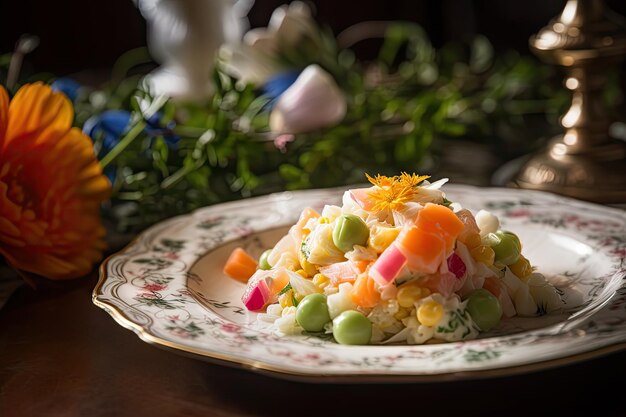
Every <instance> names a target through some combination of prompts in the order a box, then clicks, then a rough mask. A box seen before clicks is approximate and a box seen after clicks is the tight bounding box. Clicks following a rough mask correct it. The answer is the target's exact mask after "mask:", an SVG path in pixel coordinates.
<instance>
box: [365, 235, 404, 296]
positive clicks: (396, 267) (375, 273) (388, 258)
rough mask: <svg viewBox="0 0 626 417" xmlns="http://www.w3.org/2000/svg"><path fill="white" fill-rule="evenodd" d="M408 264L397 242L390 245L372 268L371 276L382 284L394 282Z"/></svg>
mask: <svg viewBox="0 0 626 417" xmlns="http://www.w3.org/2000/svg"><path fill="white" fill-rule="evenodd" d="M405 265H406V257H405V256H404V254H403V253H402V252H400V249H398V247H397V246H396V245H395V244H393V243H392V244H391V245H389V247H388V248H387V249H385V251H384V252H383V253H381V254H380V256H379V257H378V259H376V261H375V262H374V264H373V265H372V267H371V268H370V276H371V277H372V278H373V279H374V280H375V281H376V282H378V283H379V284H380V285H383V286H384V285H387V284H389V283H390V282H392V281H393V280H394V279H396V277H397V276H398V274H399V273H400V271H401V270H402V268H403V267H404V266H405Z"/></svg>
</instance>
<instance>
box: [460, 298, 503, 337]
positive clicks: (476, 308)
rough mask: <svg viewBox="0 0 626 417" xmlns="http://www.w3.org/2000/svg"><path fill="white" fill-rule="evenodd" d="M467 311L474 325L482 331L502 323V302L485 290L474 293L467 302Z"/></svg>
mask: <svg viewBox="0 0 626 417" xmlns="http://www.w3.org/2000/svg"><path fill="white" fill-rule="evenodd" d="M466 308H467V311H468V312H469V314H470V316H472V319H473V320H474V323H476V325H477V326H478V327H479V328H480V330H482V331H487V330H490V329H492V328H493V327H495V326H496V325H497V324H498V323H500V319H501V318H502V307H501V306H500V301H498V299H497V298H496V296H494V295H493V294H491V293H490V292H489V291H487V290H486V289H484V288H480V289H477V290H474V291H472V293H471V294H470V295H469V297H468V301H467V307H466Z"/></svg>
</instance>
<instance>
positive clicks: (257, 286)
mask: <svg viewBox="0 0 626 417" xmlns="http://www.w3.org/2000/svg"><path fill="white" fill-rule="evenodd" d="M269 299H270V290H269V288H268V287H267V283H266V282H265V280H262V279H261V280H258V281H257V282H255V283H254V284H253V285H249V286H248V288H247V289H246V292H245V293H244V294H243V297H242V298H241V300H242V301H243V304H244V305H245V306H246V308H247V309H248V310H250V311H258V310H262V309H263V307H265V306H266V305H267V303H268V302H269Z"/></svg>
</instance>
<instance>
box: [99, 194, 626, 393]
mask: <svg viewBox="0 0 626 417" xmlns="http://www.w3.org/2000/svg"><path fill="white" fill-rule="evenodd" d="M344 190H345V188H341V189H325V190H309V191H297V192H286V193H280V194H274V195H269V196H264V197H257V198H250V199H247V200H242V201H238V202H232V203H226V204H219V205H214V206H209V207H206V208H203V209H200V210H197V211H195V212H193V213H191V214H189V215H184V216H179V217H175V218H172V219H169V220H166V221H164V222H162V223H159V224H157V225H155V226H153V227H151V228H150V229H148V230H146V231H145V232H144V233H142V234H141V235H139V236H138V237H137V239H135V240H134V241H133V242H132V243H131V244H130V245H128V246H127V247H126V248H125V249H124V250H122V251H120V252H119V253H117V254H114V255H113V256H111V257H110V258H109V259H107V260H106V261H105V262H104V263H103V264H102V267H101V272H100V280H99V282H98V284H97V286H96V288H95V289H94V292H93V301H94V303H95V304H96V305H97V306H99V307H101V308H103V309H105V310H106V311H108V312H109V313H110V314H111V315H112V317H113V318H114V319H115V320H117V322H118V323H120V324H121V325H122V326H124V327H126V328H129V329H131V330H133V331H134V332H135V333H137V335H138V336H139V337H140V338H141V339H143V340H144V341H146V342H148V343H153V344H155V345H158V346H160V347H164V348H169V349H173V350H174V351H176V352H179V353H187V354H193V355H196V356H198V357H200V358H203V359H208V360H216V361H218V362H220V363H225V364H230V365H238V366H243V367H245V368H250V369H254V370H257V371H265V372H269V373H271V374H273V375H276V376H282V377H290V378H300V379H302V378H304V379H314V380H316V381H329V382H330V381H332V382H336V381H352V382H361V381H373V380H375V381H377V380H398V381H404V380H406V381H409V380H411V381H414V380H447V379H458V378H464V377H471V378H479V377H487V376H494V375H503V374H513V373H519V372H526V371H529V370H534V369H542V368H548V367H553V366H558V365H563V364H566V363H572V362H575V361H580V360H584V359H588V358H591V357H594V356H598V355H602V354H606V353H607V352H611V351H616V350H619V349H623V348H625V347H626V211H622V210H619V209H614V208H607V207H604V206H600V205H594V204H590V203H584V202H579V201H577V200H573V199H568V198H564V197H561V196H556V195H552V194H547V193H541V192H536V191H526V190H516V189H506V188H476V187H472V186H464V185H446V186H444V191H445V192H446V195H447V197H448V198H449V199H450V200H452V201H458V202H460V203H461V204H462V205H463V206H464V207H466V208H469V209H471V210H472V211H473V212H477V211H478V210H479V209H481V208H485V209H488V210H490V211H492V212H493V213H495V214H497V215H498V216H499V217H500V220H501V222H502V223H503V226H504V227H506V228H507V229H509V230H512V231H514V232H515V233H517V234H518V235H519V236H520V238H521V240H522V242H523V244H524V249H523V253H524V255H525V256H526V257H527V258H529V259H530V261H531V262H532V264H533V265H536V266H537V267H538V270H539V272H542V273H544V274H545V275H547V276H548V277H549V278H550V279H551V280H553V282H554V283H555V284H556V285H557V286H558V287H559V288H560V289H561V290H562V291H563V298H564V299H565V301H566V303H567V304H566V306H567V308H566V310H565V311H564V312H562V313H559V314H556V315H550V316H543V317H538V318H512V319H506V320H503V321H502V322H501V325H500V326H499V327H498V328H497V329H495V330H493V331H491V332H489V333H486V334H483V335H481V337H480V338H479V339H476V340H472V341H465V342H458V343H445V344H430V345H419V346H406V345H403V346H344V345H339V344H336V343H334V342H333V341H332V340H322V339H320V338H317V337H314V336H307V335H302V336H291V337H280V336H277V335H275V334H271V333H268V332H267V331H261V330H258V329H257V328H255V327H254V326H253V325H252V324H251V323H252V322H253V319H254V313H249V312H247V311H246V309H245V308H244V307H243V305H242V303H241V301H240V298H241V294H242V291H243V289H244V284H242V283H239V282H237V281H235V280H233V279H231V278H228V277H227V276H225V275H224V274H223V273H222V266H223V264H224V262H225V261H226V258H227V257H228V255H229V254H230V252H231V251H232V249H233V248H234V247H236V246H244V247H245V248H247V250H248V251H249V252H251V253H252V254H253V255H258V254H260V253H261V252H262V251H263V250H264V249H267V248H269V247H272V246H273V245H274V243H275V242H276V241H277V240H278V239H279V238H280V237H282V236H283V235H284V234H285V233H286V231H287V229H288V227H289V226H291V225H292V224H293V223H294V222H295V221H296V220H297V218H298V216H299V215H300V212H301V210H302V209H303V208H304V207H307V206H311V207H313V208H315V209H317V210H321V209H322V207H323V206H324V204H340V201H341V195H342V193H343V191H344Z"/></svg>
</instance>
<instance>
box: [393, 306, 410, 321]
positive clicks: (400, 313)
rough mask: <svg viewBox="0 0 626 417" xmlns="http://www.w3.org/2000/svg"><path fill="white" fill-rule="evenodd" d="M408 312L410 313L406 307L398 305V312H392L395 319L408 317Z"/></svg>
mask: <svg viewBox="0 0 626 417" xmlns="http://www.w3.org/2000/svg"><path fill="white" fill-rule="evenodd" d="M409 314H411V311H410V310H409V309H408V308H404V307H400V309H399V310H398V312H397V313H396V314H394V315H393V317H394V318H395V319H396V320H402V319H403V318H405V317H409Z"/></svg>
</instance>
